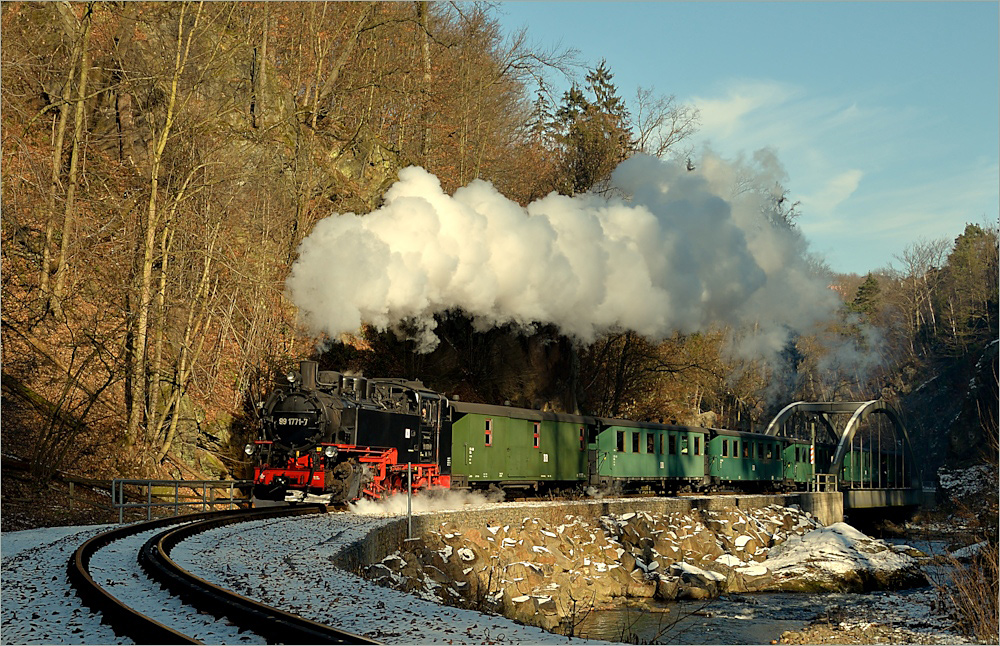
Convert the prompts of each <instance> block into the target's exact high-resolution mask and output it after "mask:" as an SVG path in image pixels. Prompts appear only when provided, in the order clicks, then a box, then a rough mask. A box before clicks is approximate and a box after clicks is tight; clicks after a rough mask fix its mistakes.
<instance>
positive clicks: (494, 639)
mask: <svg viewBox="0 0 1000 646" xmlns="http://www.w3.org/2000/svg"><path fill="white" fill-rule="evenodd" d="M389 520H390V519H389V518H386V517H378V516H360V515H355V514H327V515H318V516H311V517H304V518H301V519H277V520H270V521H260V522H255V523H250V524H242V525H238V526H230V527H222V528H219V529H216V530H212V531H210V532H206V533H204V534H200V535H199V536H196V537H192V538H191V539H189V540H187V541H184V542H183V543H182V544H181V545H179V546H177V547H176V548H174V550H173V552H172V554H171V557H172V558H173V559H174V560H175V561H176V562H177V563H178V564H179V565H181V567H184V568H186V569H189V570H190V571H191V572H192V573H194V574H196V575H198V576H201V577H204V578H208V579H210V580H213V581H217V582H220V583H221V584H223V585H225V586H226V587H227V588H229V589H231V590H233V591H235V592H238V593H240V594H243V595H245V596H248V597H251V598H254V599H258V600H260V601H262V602H264V603H267V604H270V605H274V606H278V607H281V608H284V609H288V610H291V611H292V612H295V613H297V614H300V615H302V616H304V617H307V618H309V619H313V620H315V621H320V622H322V623H329V624H332V625H335V626H337V627H339V628H342V629H344V630H347V631H349V632H353V633H357V634H364V635H367V636H369V637H371V638H374V639H377V640H378V641H381V642H384V643H387V644H412V643H421V644H432V643H450V642H455V643H466V644H468V643H473V644H485V643H523V642H526V643H532V644H555V643H559V644H563V643H567V638H566V637H563V636H560V635H554V634H552V633H549V632H546V631H544V630H542V629H540V628H535V627H532V626H524V625H521V624H518V623H515V622H513V621H511V620H509V619H506V618H504V617H499V616H492V615H484V614H481V613H478V612H474V611H471V610H462V609H459V608H452V607H449V606H441V605H438V604H436V603H433V602H430V601H425V600H423V599H419V598H417V597H415V596H413V595H410V594H406V593H403V592H399V591H396V590H391V589H389V588H382V587H378V586H376V585H373V584H372V583H370V582H368V581H365V580H363V579H361V578H359V577H358V576H356V575H354V574H351V573H349V572H345V571H343V570H339V569H337V568H334V567H332V566H331V564H330V561H331V559H332V558H333V556H334V555H335V554H336V553H337V552H338V551H339V550H340V549H341V548H342V547H344V546H346V545H348V544H350V543H352V542H354V541H356V540H358V539H360V538H363V537H364V536H365V535H366V534H367V533H368V532H369V531H371V530H372V529H374V528H376V527H379V526H381V525H383V524H385V523H387V522H389ZM248 535H252V536H253V540H246V536H248ZM278 582H280V584H279V583H278Z"/></svg>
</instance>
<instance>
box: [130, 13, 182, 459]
mask: <svg viewBox="0 0 1000 646" xmlns="http://www.w3.org/2000/svg"><path fill="white" fill-rule="evenodd" d="M186 9H187V5H182V6H181V12H180V17H179V19H178V23H177V46H176V50H175V53H174V73H173V77H172V79H171V81H170V91H169V93H168V95H167V104H166V109H167V114H166V119H165V120H164V123H163V129H162V130H161V131H160V132H159V133H158V136H157V137H155V138H154V142H153V150H152V151H151V154H150V174H149V177H150V179H149V203H148V206H147V210H146V226H145V235H144V236H143V240H142V249H141V253H142V265H141V269H140V272H141V274H140V281H139V288H138V295H137V299H136V300H137V302H136V303H135V306H136V308H137V309H138V311H137V312H136V323H135V334H134V339H133V347H132V351H131V353H130V354H131V356H132V366H131V371H130V373H131V374H130V378H131V388H132V394H131V399H130V407H129V411H128V423H127V426H126V431H125V437H126V441H127V442H128V443H130V444H131V443H133V442H135V441H136V439H137V435H138V432H139V426H140V425H141V424H142V422H143V420H144V418H145V415H146V390H147V383H146V339H147V336H148V332H149V310H150V304H151V300H152V285H153V258H154V254H155V251H156V249H155V247H156V231H157V227H158V225H159V214H158V211H157V208H158V197H159V196H158V191H159V182H160V170H161V169H160V166H161V162H162V159H163V151H164V150H165V149H166V147H167V140H168V138H169V136H170V129H171V127H172V126H173V122H174V111H175V110H176V108H177V88H178V85H180V78H181V73H182V72H183V70H184V67H185V65H186V64H187V58H188V53H189V52H190V49H191V40H192V39H193V37H194V32H195V29H196V28H197V26H198V20H199V18H200V17H201V4H199V5H198V13H197V14H196V15H195V18H194V23H193V24H192V25H191V28H190V29H189V30H188V33H187V39H186V42H185V38H184V16H185V13H186Z"/></svg>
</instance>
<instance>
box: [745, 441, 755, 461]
mask: <svg viewBox="0 0 1000 646" xmlns="http://www.w3.org/2000/svg"><path fill="white" fill-rule="evenodd" d="M752 448H753V444H751V443H750V442H747V441H746V440H743V457H745V458H752V457H753V456H752V455H750V449H752Z"/></svg>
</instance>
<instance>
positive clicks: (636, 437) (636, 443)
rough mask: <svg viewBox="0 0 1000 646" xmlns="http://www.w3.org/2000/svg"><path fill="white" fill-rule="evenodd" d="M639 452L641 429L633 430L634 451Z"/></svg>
mask: <svg viewBox="0 0 1000 646" xmlns="http://www.w3.org/2000/svg"><path fill="white" fill-rule="evenodd" d="M638 452H639V431H632V453H638Z"/></svg>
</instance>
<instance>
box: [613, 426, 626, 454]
mask: <svg viewBox="0 0 1000 646" xmlns="http://www.w3.org/2000/svg"><path fill="white" fill-rule="evenodd" d="M615 435H616V436H617V437H616V438H615V450H616V451H618V452H619V453H624V452H625V431H618V432H617V433H616V434H615Z"/></svg>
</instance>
